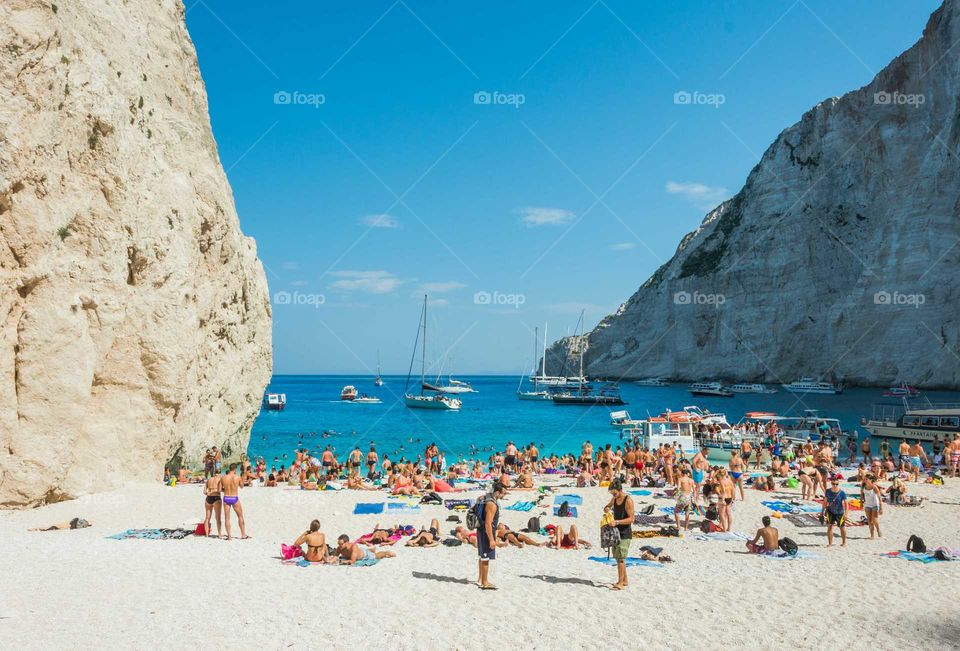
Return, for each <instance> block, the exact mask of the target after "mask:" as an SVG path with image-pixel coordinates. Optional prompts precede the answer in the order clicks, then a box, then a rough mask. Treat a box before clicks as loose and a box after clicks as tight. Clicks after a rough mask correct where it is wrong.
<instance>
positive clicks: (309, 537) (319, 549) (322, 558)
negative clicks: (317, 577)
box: [293, 520, 328, 563]
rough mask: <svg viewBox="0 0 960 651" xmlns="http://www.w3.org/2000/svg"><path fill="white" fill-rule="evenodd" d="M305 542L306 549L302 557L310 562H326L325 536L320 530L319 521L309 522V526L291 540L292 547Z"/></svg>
mask: <svg viewBox="0 0 960 651" xmlns="http://www.w3.org/2000/svg"><path fill="white" fill-rule="evenodd" d="M304 544H306V546H307V551H306V553H305V554H304V555H303V557H304V558H305V559H306V560H308V561H310V562H311V563H326V562H327V560H328V559H327V537H326V536H324V535H323V532H322V531H320V521H319V520H314V521H313V522H311V523H310V528H309V529H307V530H306V531H304V532H303V533H302V534H300V537H299V538H297V539H296V540H295V541H294V542H293V546H294V547H300V546H302V545H304Z"/></svg>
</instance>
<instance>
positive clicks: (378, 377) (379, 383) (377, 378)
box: [373, 350, 383, 387]
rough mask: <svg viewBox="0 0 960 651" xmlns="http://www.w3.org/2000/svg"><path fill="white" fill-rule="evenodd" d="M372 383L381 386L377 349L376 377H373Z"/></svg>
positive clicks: (378, 352) (381, 379)
mask: <svg viewBox="0 0 960 651" xmlns="http://www.w3.org/2000/svg"><path fill="white" fill-rule="evenodd" d="M373 385H374V386H378V387H382V386H383V378H382V377H380V351H379V350H378V351H377V377H375V378H374V379H373Z"/></svg>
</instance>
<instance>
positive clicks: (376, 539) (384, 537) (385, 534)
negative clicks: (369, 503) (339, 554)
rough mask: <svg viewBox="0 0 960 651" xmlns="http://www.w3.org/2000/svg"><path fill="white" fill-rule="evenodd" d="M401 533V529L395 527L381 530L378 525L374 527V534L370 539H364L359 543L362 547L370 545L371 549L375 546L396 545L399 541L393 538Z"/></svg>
mask: <svg viewBox="0 0 960 651" xmlns="http://www.w3.org/2000/svg"><path fill="white" fill-rule="evenodd" d="M399 532H400V527H395V528H393V529H381V528H380V525H379V524H378V525H376V526H374V527H373V532H372V533H371V534H370V536H369V537H368V538H363V540H359V541H357V542H359V543H360V544H361V545H368V546H371V547H372V546H375V545H396V544H397V541H396V540H395V539H394V538H392V536H394V535H396V534H397V533H399Z"/></svg>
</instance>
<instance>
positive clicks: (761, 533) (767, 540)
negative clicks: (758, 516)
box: [747, 515, 780, 554]
mask: <svg viewBox="0 0 960 651" xmlns="http://www.w3.org/2000/svg"><path fill="white" fill-rule="evenodd" d="M761 521H762V522H763V527H762V528H760V529H757V533H756V535H754V537H753V540H751V541H749V542H747V549H749V550H750V552H751V553H753V554H772V553H773V552H775V551H777V550H778V549H780V532H779V531H777V528H776V527H771V526H770V516H769V515H765V516H763V519H762V520H761ZM761 539H762V540H763V544H760V540H761Z"/></svg>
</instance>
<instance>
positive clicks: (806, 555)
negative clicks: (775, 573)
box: [757, 549, 820, 561]
mask: <svg viewBox="0 0 960 651" xmlns="http://www.w3.org/2000/svg"><path fill="white" fill-rule="evenodd" d="M757 556H759V557H761V558H768V559H770V560H772V561H795V560H801V559H814V558H820V557H819V556H818V555H816V554H814V553H813V552H808V551H805V550H803V549H801V550H799V551H797V553H796V554H788V553H787V552H785V551H783V550H782V549H778V550H777V551H775V552H774V553H772V554H757Z"/></svg>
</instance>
